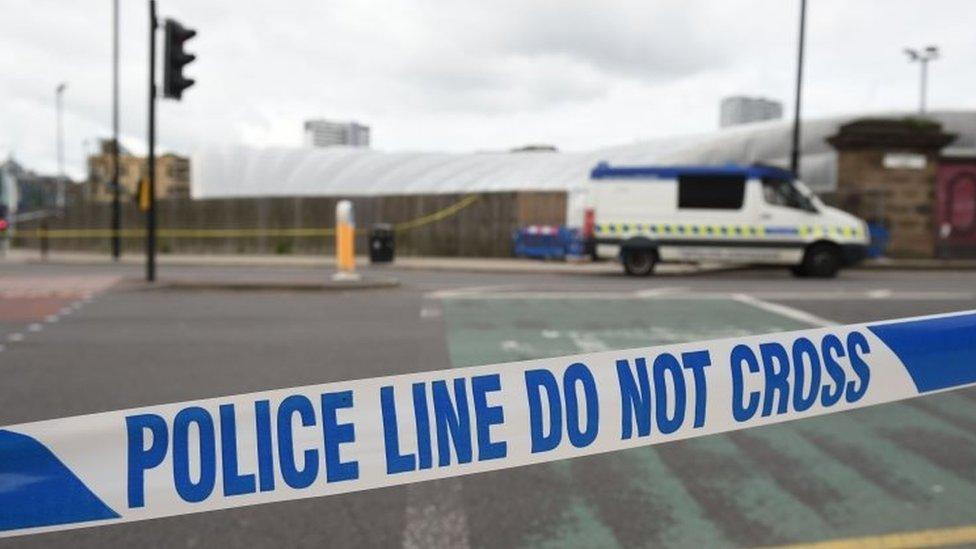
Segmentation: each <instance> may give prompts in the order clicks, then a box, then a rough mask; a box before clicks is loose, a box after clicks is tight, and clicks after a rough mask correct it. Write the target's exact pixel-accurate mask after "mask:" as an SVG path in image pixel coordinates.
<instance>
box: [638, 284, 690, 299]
mask: <svg viewBox="0 0 976 549" xmlns="http://www.w3.org/2000/svg"><path fill="white" fill-rule="evenodd" d="M686 290H687V288H681V287H678V286H665V287H663V288H649V289H647V290H640V291H637V292H634V295H636V296H637V297H641V298H648V297H660V296H662V295H668V294H677V293H681V292H685V291H686Z"/></svg>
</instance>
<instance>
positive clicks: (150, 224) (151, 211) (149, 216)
mask: <svg viewBox="0 0 976 549" xmlns="http://www.w3.org/2000/svg"><path fill="white" fill-rule="evenodd" d="M148 157H149V158H148V162H147V168H148V170H149V174H148V176H149V189H148V191H149V208H148V210H147V211H146V282H154V281H155V280H156V0H149V154H148Z"/></svg>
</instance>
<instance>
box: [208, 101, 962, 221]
mask: <svg viewBox="0 0 976 549" xmlns="http://www.w3.org/2000/svg"><path fill="white" fill-rule="evenodd" d="M906 115H907V114H906V113H900V114H899V113H894V114H893V113H886V114H883V115H881V116H906ZM865 116H869V115H857V116H837V117H831V118H820V119H812V120H806V121H804V122H803V127H802V128H803V133H802V143H801V150H802V159H801V163H800V164H801V165H800V173H801V178H802V179H803V180H804V181H806V182H807V183H808V184H809V185H810V186H811V187H812V188H814V189H815V190H818V191H829V190H831V189H833V188H834V186H835V185H836V154H835V153H834V152H833V151H832V149H831V148H830V146H829V145H828V144H827V143H826V141H825V140H824V139H825V138H826V137H828V136H830V135H833V134H835V133H836V132H837V129H838V128H839V126H840V125H842V124H844V123H847V122H850V121H852V120H855V119H857V118H863V117H865ZM870 116H875V115H870ZM929 117H931V118H933V119H935V120H937V121H939V122H941V123H942V124H943V129H944V130H945V131H948V132H950V133H955V134H958V136H959V137H958V138H957V139H956V141H955V142H954V143H953V144H952V145H951V146H952V147H965V148H973V147H976V111H941V112H933V113H930V114H929ZM791 131H792V124H791V122H790V121H788V120H776V121H770V122H763V123H756V124H748V125H742V126H737V127H732V128H728V129H725V130H722V131H717V132H713V133H708V134H701V135H692V136H683V137H669V138H658V139H653V140H648V141H643V142H638V143H634V144H630V145H623V146H618V147H610V148H605V149H599V150H594V151H592V152H520V153H508V152H491V153H436V152H381V151H375V150H370V149H362V148H347V147H338V148H321V149H315V148H284V147H275V148H262V149H258V148H248V147H243V146H222V147H213V148H208V149H204V150H201V151H198V153H197V154H195V155H194V156H193V159H192V170H193V173H192V178H193V196H194V198H231V197H259V196H378V195H404V194H408V195H409V194H444V193H473V192H503V191H566V192H569V193H570V196H571V200H570V201H571V202H572V201H573V199H572V196H573V195H575V194H578V193H577V191H579V190H580V189H581V188H582V187H583V185H585V183H586V181H587V179H588V177H589V173H590V170H591V169H592V168H593V167H594V166H595V165H596V164H597V163H598V162H601V161H608V162H610V163H611V164H613V165H635V164H645V165H647V164H657V165H661V164H724V163H738V164H751V163H754V162H765V163H772V164H778V165H782V166H786V165H787V164H788V161H787V159H788V155H789V144H790V134H791Z"/></svg>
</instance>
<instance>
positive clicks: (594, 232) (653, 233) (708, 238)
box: [583, 163, 868, 278]
mask: <svg viewBox="0 0 976 549" xmlns="http://www.w3.org/2000/svg"><path fill="white" fill-rule="evenodd" d="M584 195H585V198H584V204H585V206H584V208H585V209H584V215H583V234H584V236H585V237H586V238H588V242H589V244H590V250H591V253H592V254H593V257H594V259H600V258H611V257H616V258H619V259H620V261H621V262H622V263H623V267H624V271H625V272H626V273H627V274H629V275H635V276H646V275H649V274H651V273H652V272H653V270H654V266H655V264H657V263H658V262H671V261H674V262H702V261H708V262H734V263H749V264H771V265H783V266H788V267H790V268H791V270H792V271H793V273H794V274H795V275H796V276H808V277H822V278H829V277H833V276H835V275H836V274H837V272H838V270H840V269H841V268H842V267H845V266H849V265H852V264H854V263H857V262H858V261H860V260H861V259H863V258H864V257H865V255H866V251H867V244H868V234H867V225H866V224H865V223H864V221H862V220H861V219H858V218H857V217H855V216H853V215H851V214H848V213H846V212H843V211H841V210H838V209H837V208H832V207H830V206H826V205H824V204H823V202H821V201H820V199H818V198H817V197H816V195H814V194H813V193H812V192H811V191H810V190H809V189H808V188H807V187H806V186H805V185H803V184H802V183H801V182H799V181H797V180H796V179H795V178H794V177H793V175H792V174H791V173H790V172H788V171H786V170H783V169H780V168H775V167H771V166H761V165H756V166H737V165H725V166H627V167H622V166H610V165H609V164H606V163H601V164H599V165H597V167H596V168H594V169H593V171H592V173H591V177H590V181H589V184H588V187H587V189H586V192H585V193H584Z"/></svg>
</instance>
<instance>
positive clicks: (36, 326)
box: [27, 322, 44, 332]
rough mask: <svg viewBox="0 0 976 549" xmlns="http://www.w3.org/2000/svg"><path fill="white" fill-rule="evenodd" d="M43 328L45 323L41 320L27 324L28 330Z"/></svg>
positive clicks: (35, 330)
mask: <svg viewBox="0 0 976 549" xmlns="http://www.w3.org/2000/svg"><path fill="white" fill-rule="evenodd" d="M43 329H44V325H42V324H41V323H39V322H34V323H33V324H31V325H29V326H27V331H28V332H40V331H41V330H43Z"/></svg>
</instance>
